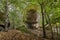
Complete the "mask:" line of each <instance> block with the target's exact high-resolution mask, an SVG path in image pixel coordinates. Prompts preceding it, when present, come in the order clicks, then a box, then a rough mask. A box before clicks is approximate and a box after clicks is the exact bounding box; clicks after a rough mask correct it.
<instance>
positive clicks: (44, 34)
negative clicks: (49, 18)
mask: <svg viewBox="0 0 60 40" xmlns="http://www.w3.org/2000/svg"><path fill="white" fill-rule="evenodd" d="M40 6H41V13H42V26H43V37H44V38H46V31H45V25H44V10H43V8H44V6H43V3H42V4H41V5H40Z"/></svg>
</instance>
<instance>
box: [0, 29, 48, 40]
mask: <svg viewBox="0 0 60 40" xmlns="http://www.w3.org/2000/svg"><path fill="white" fill-rule="evenodd" d="M37 33H38V32H37ZM0 40H48V39H45V38H42V37H37V36H34V35H33V34H29V33H25V32H22V31H19V30H8V32H0Z"/></svg>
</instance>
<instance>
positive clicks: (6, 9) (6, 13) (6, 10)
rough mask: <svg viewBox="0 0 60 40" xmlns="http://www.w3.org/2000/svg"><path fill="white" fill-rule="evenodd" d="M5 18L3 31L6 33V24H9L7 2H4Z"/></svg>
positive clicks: (6, 0)
mask: <svg viewBox="0 0 60 40" xmlns="http://www.w3.org/2000/svg"><path fill="white" fill-rule="evenodd" d="M5 17H6V19H5V31H7V30H8V28H7V27H8V22H9V20H8V0H5Z"/></svg>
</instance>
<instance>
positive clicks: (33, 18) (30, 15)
mask: <svg viewBox="0 0 60 40" xmlns="http://www.w3.org/2000/svg"><path fill="white" fill-rule="evenodd" d="M37 18H38V17H37V11H36V10H34V9H30V10H28V11H27V18H26V19H27V20H26V23H27V26H28V27H29V28H31V29H33V28H36V24H37V23H38V21H37Z"/></svg>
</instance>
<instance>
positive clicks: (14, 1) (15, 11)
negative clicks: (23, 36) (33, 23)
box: [0, 0, 60, 30]
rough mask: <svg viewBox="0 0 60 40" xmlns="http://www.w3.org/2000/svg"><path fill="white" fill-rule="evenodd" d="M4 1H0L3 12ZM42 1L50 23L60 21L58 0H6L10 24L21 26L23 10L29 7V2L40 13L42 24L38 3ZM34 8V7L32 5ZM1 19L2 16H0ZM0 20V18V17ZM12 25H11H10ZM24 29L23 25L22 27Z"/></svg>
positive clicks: (23, 15)
mask: <svg viewBox="0 0 60 40" xmlns="http://www.w3.org/2000/svg"><path fill="white" fill-rule="evenodd" d="M4 2H5V0H1V1H0V11H2V12H4ZM42 2H43V3H44V12H45V15H49V17H50V20H51V23H60V0H57V1H54V0H8V7H9V8H8V9H9V10H8V14H9V20H10V22H11V24H13V25H14V26H17V27H19V26H20V25H22V26H23V24H24V20H25V16H26V14H25V11H26V8H29V7H30V6H33V5H30V6H28V5H29V4H34V5H35V6H36V5H37V7H38V9H36V10H38V12H39V15H40V19H39V22H40V25H41V24H42V17H41V8H40V4H41V3H42ZM33 8H34V7H33ZM2 19H3V18H2ZM0 20H1V18H0ZM12 27H13V26H12ZM22 29H23V30H25V27H22Z"/></svg>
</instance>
